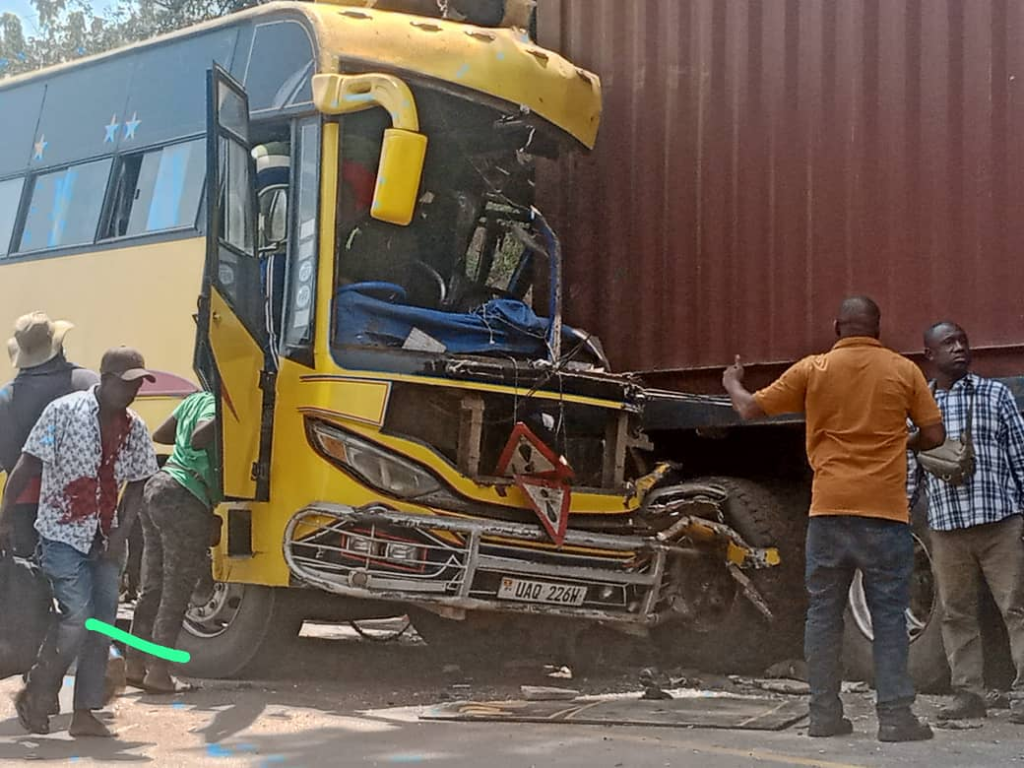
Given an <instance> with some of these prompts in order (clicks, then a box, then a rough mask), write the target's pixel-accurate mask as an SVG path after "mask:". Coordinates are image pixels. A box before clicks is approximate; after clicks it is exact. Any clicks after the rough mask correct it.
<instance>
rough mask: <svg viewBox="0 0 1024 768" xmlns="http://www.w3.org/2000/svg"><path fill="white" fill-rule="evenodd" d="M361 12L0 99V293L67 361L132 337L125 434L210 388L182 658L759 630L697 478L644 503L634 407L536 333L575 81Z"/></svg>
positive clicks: (742, 556)
mask: <svg viewBox="0 0 1024 768" xmlns="http://www.w3.org/2000/svg"><path fill="white" fill-rule="evenodd" d="M373 5H374V3H368V2H353V1H350V2H334V3H300V2H271V3H268V4H266V5H263V6H260V7H258V8H256V9H253V10H249V11H245V12H242V13H238V14H235V15H232V16H229V17H225V18H223V19H219V20H216V21H213V22H210V23H206V24H203V25H200V26H197V27H195V28H192V29H188V30H185V31H183V32H180V33H177V34H172V35H168V36H166V37H163V38H159V39H155V40H153V41H149V42H146V43H145V44H140V45H136V46H133V47H129V48H126V49H123V50H118V51H114V52H112V53H109V54H105V55H102V56H98V57H93V58H90V59H85V60H82V61H78V62H75V63H72V64H68V65H64V66H60V67H56V68H53V69H49V70H45V71H42V72H39V73H35V74H31V75H28V76H24V77H20V78H15V79H11V80H6V81H3V82H0V114H3V116H4V117H3V120H4V139H5V140H4V141H3V142H0V307H2V308H3V310H4V312H5V314H6V315H7V316H8V317H10V318H14V317H17V316H18V315H20V314H22V313H24V312H28V311H32V310H35V309H43V310H45V311H47V312H48V313H49V314H50V315H51V316H52V317H60V318H67V319H70V320H72V321H73V322H75V323H76V324H77V325H78V330H76V331H75V332H74V334H73V335H72V336H70V337H69V347H70V348H69V351H70V356H71V357H72V359H74V360H75V361H77V362H80V363H82V364H86V365H93V366H95V365H96V363H97V362H98V360H99V357H100V354H101V352H102V350H103V349H105V348H107V347H109V346H111V345H115V344H128V345H132V346H135V347H137V348H139V349H140V350H142V351H143V353H144V354H145V356H146V359H147V363H148V364H149V365H150V367H151V368H153V369H154V370H155V371H158V372H159V374H160V375H159V377H158V379H159V380H158V381H157V383H156V384H155V385H153V386H151V387H148V388H147V389H146V390H144V392H143V396H142V397H141V398H140V401H139V410H140V412H141V413H142V414H143V415H144V417H146V418H147V420H148V421H149V423H150V424H151V425H154V426H155V424H156V423H157V422H158V421H159V420H160V419H161V418H163V416H165V415H166V414H167V413H168V412H169V410H170V409H171V408H172V407H173V405H174V403H175V402H176V401H177V399H179V398H180V397H182V396H184V395H186V394H187V393H188V392H190V391H194V390H195V389H196V388H197V387H199V386H205V387H207V388H209V389H211V391H214V392H216V393H217V394H218V398H219V400H218V406H219V422H220V427H221V434H220V452H221V456H222V460H223V461H222V463H223V471H222V475H223V485H224V491H225V496H226V498H227V499H228V501H226V502H225V503H224V504H223V505H222V506H221V508H220V509H219V510H218V514H219V515H220V516H221V518H222V524H223V536H222V538H221V543H220V544H219V546H218V547H217V548H216V549H215V550H214V552H213V558H212V574H211V578H209V579H204V580H203V581H202V583H200V585H199V586H198V587H197V589H196V594H195V595H194V596H193V601H192V605H191V606H190V608H189V612H188V616H187V618H186V623H185V627H184V629H185V631H183V632H182V635H181V639H180V642H181V644H182V645H183V646H184V647H186V648H187V649H188V650H190V651H191V653H192V661H191V662H190V665H189V668H188V670H186V671H187V672H189V673H192V674H196V675H200V676H204V675H208V676H221V675H233V674H237V673H240V672H242V671H243V670H244V669H246V668H248V667H250V666H251V665H252V664H255V663H257V662H258V661H259V660H260V659H262V658H265V657H266V655H267V654H268V652H272V651H273V650H274V648H276V647H277V646H278V643H279V641H281V640H282V639H283V638H286V637H288V636H290V635H294V634H295V633H296V632H297V631H298V628H299V626H300V625H301V623H302V621H303V620H304V619H319V620H343V619H358V618H366V617H374V616H389V615H403V614H409V615H411V616H413V618H414V621H415V624H416V627H417V629H418V630H419V631H420V633H421V634H422V635H423V636H424V637H425V638H426V639H427V641H428V642H430V643H432V644H435V645H438V646H442V647H449V648H463V647H468V646H469V645H471V644H472V643H473V642H474V638H476V637H495V636H496V635H497V636H498V637H501V638H505V639H506V640H507V639H508V638H510V637H512V635H510V634H509V630H514V631H516V632H519V631H523V632H526V633H528V636H529V640H528V641H527V642H526V643H524V644H523V647H524V648H530V649H531V652H533V651H538V652H539V651H541V650H542V649H543V648H545V647H547V645H550V644H551V643H557V642H563V641H564V640H565V638H566V637H570V636H575V634H578V633H579V632H580V627H585V626H593V624H594V623H597V622H599V623H602V624H605V625H607V626H610V627H616V628H619V629H622V630H624V631H626V632H633V633H636V632H641V633H642V632H645V631H646V630H648V629H650V628H652V627H655V626H660V625H666V624H671V622H672V621H682V620H685V619H687V618H690V617H692V616H693V615H694V612H697V613H700V612H701V611H704V608H705V606H704V603H702V601H705V602H708V601H710V603H709V604H711V603H714V600H713V599H712V598H714V599H717V600H718V603H715V605H719V607H720V605H721V603H722V602H723V599H722V595H723V594H725V593H728V595H729V596H730V599H731V597H732V596H733V595H741V594H742V595H746V596H747V597H749V598H750V599H749V600H745V599H744V598H742V597H736V601H737V602H739V603H743V604H744V605H745V606H746V608H744V610H754V609H760V610H761V611H762V612H767V608H766V607H765V606H764V600H763V599H761V596H760V595H758V593H757V590H756V589H755V587H754V585H753V583H752V582H751V581H750V579H749V578H747V577H746V576H745V575H744V574H743V573H742V571H741V569H750V568H754V569H757V568H763V567H767V566H769V565H771V564H773V563H775V562H776V561H777V553H776V551H775V550H774V549H772V548H770V547H767V546H765V542H763V541H755V540H753V539H752V538H750V537H751V535H752V534H750V533H747V532H744V531H743V530H742V526H737V528H738V530H734V529H733V528H731V527H729V526H727V525H726V522H725V521H727V520H728V515H727V514H724V513H723V512H722V510H723V509H725V508H727V507H728V506H729V504H731V503H734V502H731V501H730V498H732V497H731V496H730V494H729V493H727V492H723V491H722V487H721V486H720V485H717V486H716V485H707V484H704V485H698V486H693V487H690V488H687V489H683V490H680V489H678V488H677V489H675V490H674V491H673V492H672V493H671V494H667V495H666V494H665V493H664V492H663V491H662V492H660V493H659V492H655V493H651V494H649V495H648V492H649V491H650V490H651V488H652V487H654V486H655V484H656V483H657V482H658V481H659V479H660V478H661V477H662V476H663V475H664V474H665V472H666V468H665V467H654V466H651V465H650V464H649V462H647V461H645V459H644V452H645V448H646V442H645V439H644V437H643V435H642V434H641V432H640V429H639V425H638V414H639V412H640V409H641V406H642V402H643V392H642V390H641V389H640V388H639V387H637V386H636V384H635V383H634V382H633V381H631V380H630V379H628V378H624V377H621V376H616V375H613V374H611V373H609V372H608V365H607V361H606V360H604V356H603V354H602V352H601V349H600V345H599V344H598V343H597V342H596V340H594V339H593V338H591V337H590V336H589V335H587V334H586V333H584V332H582V331H578V330H576V329H572V328H569V327H567V326H563V325H562V322H561V303H562V299H561V295H562V284H561V271H560V259H561V253H560V249H559V245H558V240H557V237H556V236H555V234H554V232H553V231H552V230H551V228H550V227H549V226H548V224H547V222H546V221H545V219H544V217H543V215H542V214H541V213H540V212H539V211H538V210H537V209H536V208H534V207H533V178H534V172H535V168H536V166H537V163H538V162H543V159H544V158H554V157H557V156H559V155H560V154H564V153H572V152H582V151H586V150H587V149H589V148H590V147H592V146H593V143H594V140H595V137H596V132H597V128H598V122H599V117H600V112H601V94H600V82H599V79H598V78H597V76H595V75H594V74H592V73H590V72H587V71H584V70H583V69H580V68H578V67H576V66H574V65H573V64H571V63H570V62H568V61H566V60H565V59H563V58H562V57H561V56H559V55H558V54H556V53H554V52H552V51H548V50H544V49H542V48H540V47H539V46H538V45H537V44H536V43H535V42H534V41H533V40H532V39H531V38H530V37H529V35H528V34H527V33H526V32H525V31H523V30H520V29H515V28H506V27H486V26H477V25H472V24H470V23H467V22H464V21H453V20H450V19H445V18H428V17H424V16H414V15H409V14H404V13H399V12H390V11H385V10H381V9H380V8H373V7H368V6H373ZM380 5H384V4H383V3H381V4H380ZM652 499H656V502H655V501H652ZM744 536H747V539H749V540H747V539H745V538H744ZM755 545H756V546H755ZM697 573H699V574H700V575H699V577H696V576H695V577H688V576H687V574H697ZM708 574H711V575H710V576H709V575H708ZM712 582H713V587H709V586H708V585H709V583H712ZM709 595H710V596H711V597H709ZM755 613H756V610H755ZM552 622H557V624H555V625H552ZM552 626H555V627H556V629H554V630H553V629H552ZM495 630H497V632H495Z"/></svg>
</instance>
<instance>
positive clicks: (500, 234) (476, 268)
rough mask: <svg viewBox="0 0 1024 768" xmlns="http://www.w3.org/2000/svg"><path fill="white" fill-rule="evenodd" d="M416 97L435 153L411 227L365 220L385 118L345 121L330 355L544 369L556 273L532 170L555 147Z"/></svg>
mask: <svg viewBox="0 0 1024 768" xmlns="http://www.w3.org/2000/svg"><path fill="white" fill-rule="evenodd" d="M416 98H417V104H418V106H419V108H420V120H421V129H422V131H423V132H424V133H425V134H426V135H427V136H428V137H429V140H430V144H429V147H428V150H427V161H426V165H425V168H424V172H423V180H422V183H421V186H420V197H419V202H418V204H417V208H416V213H415V216H414V218H413V221H412V223H411V224H410V225H409V226H407V227H399V226H394V225H391V224H387V223H384V222H380V221H377V220H375V219H373V218H372V217H371V216H370V206H371V203H372V198H373V189H374V185H375V184H376V181H377V180H376V177H375V172H376V168H377V161H378V158H379V153H380V137H381V135H382V133H383V130H384V128H386V127H387V119H388V118H387V115H386V114H384V113H383V112H382V110H371V111H367V112H363V113H358V114H355V115H349V116H346V117H344V118H342V127H341V147H342V152H341V154H342V162H341V169H340V177H341V194H340V196H339V210H338V239H337V248H338V259H337V268H336V282H335V286H334V288H335V291H336V293H335V305H336V308H335V318H334V320H335V333H334V341H335V345H336V346H337V347H340V348H341V349H342V350H344V349H345V348H351V347H361V348H365V347H384V348H393V349H404V350H407V351H419V352H433V353H442V352H447V353H450V354H480V355H500V356H503V357H513V358H526V359H543V358H546V357H547V356H548V355H547V353H548V344H547V341H546V339H545V335H546V333H547V332H548V330H549V326H550V321H549V320H548V319H546V318H548V317H550V316H551V314H552V312H553V309H554V308H553V307H551V306H550V303H551V302H550V299H549V294H550V290H549V276H550V274H551V266H552V265H551V263H550V260H549V258H550V257H549V255H548V253H547V252H546V250H545V249H544V248H543V247H538V241H539V239H540V238H539V237H537V236H536V234H535V233H532V232H531V208H530V206H531V204H532V202H533V175H534V166H535V159H536V158H537V157H554V156H556V155H557V153H558V152H559V150H560V149H561V147H560V146H559V140H558V138H557V137H556V136H552V135H550V134H548V133H545V131H546V130H552V129H549V128H546V127H545V126H541V125H539V124H538V123H534V122H531V121H530V120H528V119H525V118H524V117H523V116H521V115H519V114H518V113H514V114H508V113H503V112H502V111H501V110H498V109H495V108H493V107H491V106H485V105H481V104H477V103H473V102H469V101H466V100H463V99H460V98H457V97H455V96H452V95H448V94H440V93H436V92H430V91H424V90H420V91H418V92H417V94H416ZM570 332H571V331H570Z"/></svg>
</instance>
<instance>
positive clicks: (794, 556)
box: [652, 477, 805, 674]
mask: <svg viewBox="0 0 1024 768" xmlns="http://www.w3.org/2000/svg"><path fill="white" fill-rule="evenodd" d="M692 483H693V484H694V485H695V486H698V487H700V486H708V485H711V486H718V487H720V488H722V489H723V490H725V491H726V492H727V493H728V500H727V501H726V502H725V505H724V507H723V509H722V512H723V516H724V519H725V522H726V523H727V524H728V525H730V526H732V528H733V529H734V530H735V531H736V532H737V533H739V534H740V535H741V536H742V537H743V538H744V539H745V540H746V541H747V542H748V543H749V544H750V545H752V546H755V547H769V546H776V547H778V549H779V553H780V557H781V561H782V562H781V563H780V564H779V565H777V566H775V567H773V568H767V569H764V570H759V571H749V572H748V573H747V576H748V577H749V578H750V580H751V581H752V582H753V583H754V586H755V587H756V588H757V589H758V591H759V592H760V593H761V595H762V596H763V597H764V599H765V600H766V601H767V603H768V605H769V607H770V608H771V609H772V611H773V614H774V621H773V622H772V623H768V622H767V621H766V620H765V619H764V617H763V616H762V615H761V614H760V613H759V612H758V611H757V609H756V608H755V607H754V606H753V605H752V604H751V602H750V601H749V600H747V599H746V597H744V596H743V594H742V593H741V591H740V590H739V589H738V588H737V587H736V585H735V582H734V581H733V580H732V578H731V577H729V576H728V575H727V574H725V573H724V572H722V573H719V572H718V571H717V570H716V571H715V572H714V573H712V574H703V575H701V574H698V573H693V574H691V578H698V579H702V580H703V579H706V580H707V586H708V589H714V590H715V593H716V595H717V599H716V601H715V602H716V604H717V607H716V608H715V609H714V610H707V611H706V612H705V613H702V615H700V616H697V617H695V618H694V619H692V620H689V621H677V622H671V623H667V624H664V625H662V626H660V627H657V628H655V629H654V630H653V631H652V639H653V640H654V643H655V646H656V647H657V648H658V650H659V651H660V655H661V656H662V658H663V659H665V660H666V661H670V662H683V663H686V664H689V665H692V666H695V667H699V668H700V669H703V670H707V671H709V672H732V673H752V674H760V673H762V672H763V671H764V670H765V669H766V668H767V667H768V666H770V665H771V664H773V663H774V662H777V661H780V660H782V659H790V658H793V657H795V656H799V655H800V653H801V639H802V636H803V616H804V607H805V606H804V599H803V534H802V510H793V509H789V508H788V505H787V503H786V495H785V494H781V493H778V492H776V491H772V490H771V489H769V488H768V487H767V486H766V485H765V484H762V483H758V482H754V481H752V480H746V479H741V478H734V477H704V478H695V479H694V480H692Z"/></svg>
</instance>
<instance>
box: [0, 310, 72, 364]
mask: <svg viewBox="0 0 1024 768" xmlns="http://www.w3.org/2000/svg"><path fill="white" fill-rule="evenodd" d="M74 327H75V326H74V325H72V324H71V323H69V322H67V321H66V320H57V321H54V320H51V319H50V318H49V316H47V314H46V313H45V312H30V313H29V314H27V315H22V316H21V317H19V318H18V319H17V320H16V321H15V323H14V336H12V337H11V338H10V339H8V341H7V353H8V355H9V356H10V358H11V365H13V366H14V367H15V368H19V369H22V368H35V367H36V366H38V365H42V364H43V363H48V362H49V361H50V360H53V358H55V357H56V356H57V355H59V354H60V351H61V349H62V348H63V347H64V336H65V335H67V332H68V331H70V330H71V329H72V328H74Z"/></svg>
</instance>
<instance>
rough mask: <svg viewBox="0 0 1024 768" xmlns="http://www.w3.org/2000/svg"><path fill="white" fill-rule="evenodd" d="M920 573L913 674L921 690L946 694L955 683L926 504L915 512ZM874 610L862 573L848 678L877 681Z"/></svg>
mask: <svg viewBox="0 0 1024 768" xmlns="http://www.w3.org/2000/svg"><path fill="white" fill-rule="evenodd" d="M913 528H914V575H913V577H912V581H911V588H910V609H909V610H908V611H907V632H908V633H909V634H910V658H909V660H908V666H909V669H910V676H911V678H913V680H914V685H915V686H916V688H917V690H919V691H921V692H923V693H932V692H941V691H943V690H945V689H946V688H947V687H948V685H949V665H948V664H947V662H946V651H945V649H944V647H943V645H942V606H941V604H940V603H939V595H938V590H937V589H936V587H935V579H934V577H933V575H932V560H931V555H930V554H929V551H930V550H929V541H930V533H929V530H928V512H927V506H926V505H925V504H919V505H918V506H917V507H915V509H914V512H913ZM873 638H874V633H873V631H872V629H871V614H870V613H869V612H868V605H867V599H866V598H865V596H864V586H863V582H862V580H861V575H860V573H859V572H858V573H857V575H856V577H854V580H853V584H852V585H851V586H850V600H849V602H848V603H847V606H846V616H845V629H844V637H843V655H844V657H845V663H846V676H847V677H849V678H851V679H853V680H864V681H865V682H867V683H870V684H871V685H874V681H875V667H874V660H873V658H874V657H873V655H872V649H871V643H872V640H873Z"/></svg>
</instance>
